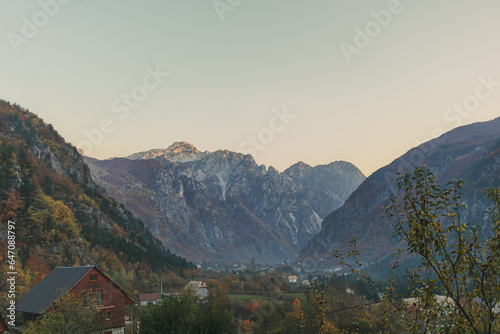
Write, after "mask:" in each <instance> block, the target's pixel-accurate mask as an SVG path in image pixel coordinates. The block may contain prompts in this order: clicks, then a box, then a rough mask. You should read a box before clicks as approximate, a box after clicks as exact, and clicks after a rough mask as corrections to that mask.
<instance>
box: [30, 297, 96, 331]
mask: <svg viewBox="0 0 500 334" xmlns="http://www.w3.org/2000/svg"><path fill="white" fill-rule="evenodd" d="M102 320H103V318H102V311H101V310H100V309H99V307H98V305H97V303H89V304H88V305H85V304H84V303H83V297H82V296H77V295H74V294H71V293H68V294H66V295H64V296H63V297H61V298H59V299H58V300H57V301H55V302H54V304H53V305H52V306H51V307H50V309H49V310H47V311H46V312H45V314H44V315H42V316H41V317H40V318H38V319H37V320H35V321H32V322H29V323H28V325H27V326H26V327H25V329H24V331H23V333H25V334H90V333H98V332H99V331H100V330H102V329H103V326H102V324H103V322H102Z"/></svg>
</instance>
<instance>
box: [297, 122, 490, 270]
mask: <svg viewBox="0 0 500 334" xmlns="http://www.w3.org/2000/svg"><path fill="white" fill-rule="evenodd" d="M424 164H425V165H426V166H427V168H428V169H430V170H431V171H432V172H433V173H434V175H435V176H436V181H437V182H438V183H439V184H442V185H444V184H446V183H447V182H449V181H451V179H452V178H455V179H462V180H464V181H465V188H464V197H463V201H464V204H466V205H467V208H466V209H465V210H464V213H463V214H464V216H463V217H464V221H467V222H469V223H473V224H479V225H484V224H485V221H484V217H485V214H484V211H485V210H486V209H487V207H488V205H489V202H488V200H487V199H486V198H485V196H484V189H485V187H486V186H488V187H499V186H500V118H497V119H495V120H492V121H489V122H484V123H475V124H471V125H468V126H463V127H459V128H456V129H454V130H452V131H450V132H448V133H446V134H444V135H442V136H441V137H439V138H436V139H434V140H431V141H429V142H427V143H424V144H422V145H420V146H419V147H416V148H413V149H412V150H410V151H408V152H407V153H406V154H405V155H403V156H401V157H400V158H398V159H396V160H395V161H393V162H392V163H391V164H389V165H388V166H386V167H383V168H381V169H379V170H378V171H376V172H375V173H373V174H372V175H371V176H370V177H368V178H367V179H366V180H365V181H364V182H363V183H362V184H361V185H360V186H359V187H358V188H357V189H356V191H354V192H353V193H352V195H351V196H350V197H349V198H348V199H347V200H346V201H345V203H344V204H343V205H342V206H341V207H340V208H339V209H337V210H336V211H334V212H332V213H331V214H329V215H328V216H327V217H326V218H325V219H324V221H323V223H322V227H321V231H320V232H319V233H317V234H316V235H315V236H314V237H313V238H312V239H311V240H310V241H309V242H308V243H307V245H306V247H304V249H303V250H302V251H301V255H300V257H299V260H300V261H310V262H313V263H323V264H324V265H331V264H334V263H335V261H334V259H333V257H332V256H331V251H332V250H333V249H340V250H343V251H346V250H347V249H349V248H350V240H351V239H352V237H353V236H354V235H356V236H357V237H358V238H359V241H360V244H359V246H360V250H361V253H360V256H361V257H362V258H364V259H365V260H368V261H374V262H377V261H384V259H386V258H387V257H388V256H391V255H392V254H393V251H394V247H395V245H396V243H397V240H394V239H393V238H392V231H393V230H392V228H391V226H390V224H389V222H388V221H387V220H385V219H382V218H381V208H382V207H383V206H384V205H387V199H388V197H389V195H391V194H393V193H397V189H396V187H395V186H396V182H395V180H396V177H397V175H396V173H402V174H404V173H408V172H410V171H412V170H413V169H414V168H415V167H418V166H420V165H424Z"/></svg>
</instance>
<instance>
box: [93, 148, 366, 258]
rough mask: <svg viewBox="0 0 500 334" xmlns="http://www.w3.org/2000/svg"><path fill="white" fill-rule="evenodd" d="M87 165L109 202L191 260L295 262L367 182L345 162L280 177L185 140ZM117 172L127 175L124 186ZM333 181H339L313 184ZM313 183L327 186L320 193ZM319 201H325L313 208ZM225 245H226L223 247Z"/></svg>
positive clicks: (245, 160)
mask: <svg viewBox="0 0 500 334" xmlns="http://www.w3.org/2000/svg"><path fill="white" fill-rule="evenodd" d="M117 159H128V160H130V159H132V160H134V161H136V163H138V164H139V165H140V164H143V165H144V170H145V171H147V172H145V173H146V174H147V175H148V178H149V180H147V181H146V180H144V179H143V177H141V176H140V175H136V174H137V172H136V171H134V170H133V169H131V167H130V163H128V162H126V161H124V160H117ZM86 161H87V163H88V164H89V166H90V168H91V171H92V175H93V177H94V179H95V181H96V182H98V183H99V184H100V185H101V186H103V187H104V188H105V189H106V190H107V192H108V194H109V195H110V196H111V197H114V198H116V199H117V200H118V201H121V202H123V203H125V205H126V206H127V207H129V208H131V210H132V211H133V212H134V213H135V215H136V216H140V217H142V218H143V220H144V221H145V222H146V224H147V225H148V226H149V227H150V228H151V229H152V231H154V233H156V235H158V236H159V237H160V239H161V240H162V241H163V242H164V245H165V246H166V247H168V248H171V249H173V250H174V251H176V252H179V253H180V254H185V255H186V256H187V257H188V258H190V259H193V260H194V259H199V258H200V254H198V253H199V251H200V250H202V249H204V250H206V253H204V254H203V255H204V256H208V258H212V259H214V258H217V256H220V257H221V258H222V259H225V260H245V261H249V260H251V259H252V258H256V259H257V260H259V261H261V262H273V263H274V262H281V261H283V260H291V259H293V257H294V256H296V255H298V250H299V248H301V247H302V245H304V244H305V242H307V239H308V238H309V236H311V235H312V234H313V233H314V232H315V231H317V230H319V223H320V222H321V219H322V217H320V216H319V215H318V212H319V214H321V215H325V214H327V213H329V212H331V210H332V209H334V208H335V207H336V206H339V205H340V204H341V203H342V202H343V198H344V197H345V198H346V197H347V196H346V194H348V193H349V192H350V191H352V190H354V189H355V188H356V187H357V185H358V184H359V182H361V180H362V179H364V175H363V174H362V173H361V171H359V169H357V167H355V166H354V165H352V164H350V163H347V162H335V163H331V164H328V165H319V166H316V167H310V166H309V167H310V169H309V171H308V172H307V173H305V174H304V175H303V176H304V177H299V178H297V177H295V175H294V174H293V173H290V169H287V171H286V172H281V173H280V172H279V171H278V170H276V169H275V168H274V167H272V166H270V167H269V168H266V167H265V166H264V165H257V163H256V162H255V160H254V159H253V157H252V156H251V155H244V154H242V153H237V152H232V151H229V150H217V151H214V152H208V151H205V152H201V151H199V150H197V149H196V147H194V146H193V145H191V144H189V143H187V142H175V143H174V144H172V145H170V146H169V147H168V148H167V149H161V150H156V149H153V150H149V151H144V152H138V153H134V154H132V155H129V156H128V157H126V158H115V159H111V160H97V159H92V158H86ZM141 161H143V162H141ZM146 161H149V162H146ZM152 161H156V162H155V167H153V166H152V165H151V164H152ZM160 165H161V168H160V167H159V166H160ZM291 167H293V166H291ZM340 169H341V171H339V170H340ZM114 171H116V174H120V175H123V177H122V180H120V178H118V177H117V176H116V175H115V172H114ZM315 171H317V172H315ZM329 176H332V177H333V179H334V182H333V181H332V182H330V181H328V182H326V181H327V180H325V182H319V181H318V182H316V181H315V179H316V178H318V177H322V178H328V177H329ZM125 179H126V180H125ZM315 182H316V183H315ZM132 184H135V186H134V187H132V186H131V185H132ZM315 184H318V185H321V187H318V189H315ZM337 192H338V193H337ZM139 194H143V195H144V194H147V195H146V196H139ZM146 198H147V199H146ZM313 200H314V201H315V202H316V200H319V203H315V204H312V203H311V201H313ZM143 208H148V209H147V210H145V209H143ZM209 221H210V223H209ZM222 230H224V232H222ZM167 231H168V232H167ZM198 234H199V235H198ZM172 235H175V236H174V237H172ZM235 236H238V237H237V238H236V239H235ZM238 238H243V239H241V240H240V239H238ZM237 239H238V240H239V241H237ZM264 240H265V242H264ZM219 243H222V244H225V245H226V246H225V247H219ZM196 245H201V246H200V247H201V248H199V247H198V248H197V246H196ZM227 249H231V254H230V255H229V254H227V253H226V252H225V251H226V250H227ZM221 252H222V254H221Z"/></svg>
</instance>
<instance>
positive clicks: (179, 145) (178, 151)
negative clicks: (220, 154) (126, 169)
mask: <svg viewBox="0 0 500 334" xmlns="http://www.w3.org/2000/svg"><path fill="white" fill-rule="evenodd" d="M208 153H209V152H208V151H205V152H201V151H199V150H198V149H197V148H196V147H194V146H193V145H191V144H190V143H188V142H185V141H178V142H175V143H173V144H172V145H170V146H169V147H168V148H166V149H152V150H149V151H146V152H138V153H134V154H131V155H129V156H128V157H127V158H128V159H132V160H149V159H156V158H159V157H165V158H167V159H168V160H170V161H173V162H181V163H184V162H188V161H195V160H199V159H201V158H203V157H205V155H207V154H208Z"/></svg>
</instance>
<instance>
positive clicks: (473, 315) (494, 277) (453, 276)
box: [336, 167, 500, 333]
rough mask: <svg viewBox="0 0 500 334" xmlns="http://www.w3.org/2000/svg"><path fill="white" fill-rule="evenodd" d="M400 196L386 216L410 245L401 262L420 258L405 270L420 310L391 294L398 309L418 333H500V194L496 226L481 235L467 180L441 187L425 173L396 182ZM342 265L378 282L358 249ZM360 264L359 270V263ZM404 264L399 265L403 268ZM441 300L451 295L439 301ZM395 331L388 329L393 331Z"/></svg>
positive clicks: (491, 193) (497, 194) (493, 213)
mask: <svg viewBox="0 0 500 334" xmlns="http://www.w3.org/2000/svg"><path fill="white" fill-rule="evenodd" d="M397 186H398V189H399V190H400V191H401V193H400V194H398V195H394V196H391V197H390V198H389V200H390V204H389V205H388V206H387V207H386V208H384V210H383V212H384V215H385V216H386V217H387V218H388V219H389V220H390V222H391V224H392V226H393V228H394V235H395V236H397V237H399V238H400V239H401V240H402V241H404V242H405V243H406V247H405V248H404V249H398V250H397V255H398V256H397V258H398V259H399V258H401V257H403V256H405V257H408V256H410V257H413V258H414V259H416V262H417V265H416V268H414V269H407V270H406V275H407V276H406V277H407V279H408V281H409V282H410V285H411V287H412V288H413V291H412V297H414V298H415V299H414V300H415V301H416V305H415V306H416V307H415V308H414V312H410V314H409V312H408V305H406V304H405V303H402V302H401V300H399V299H398V298H397V296H396V295H395V294H394V286H393V285H391V287H389V288H388V289H386V290H382V288H381V287H379V289H381V291H384V294H385V296H384V297H385V299H386V300H388V301H390V302H391V304H392V305H393V307H394V311H395V312H397V313H399V314H400V315H402V316H404V319H405V324H406V330H407V331H408V332H411V333H428V332H433V333H434V332H443V333H499V332H500V318H499V317H498V315H497V307H498V306H499V305H500V304H499V303H500V191H499V189H487V190H486V197H487V198H489V199H490V200H491V201H492V203H493V206H492V208H491V209H490V210H489V211H488V212H487V214H488V217H489V218H488V219H489V223H487V224H485V226H488V225H489V226H490V228H489V231H488V229H484V228H483V231H484V230H486V231H487V233H486V234H480V233H479V230H480V227H479V226H472V225H471V224H469V223H467V222H466V221H463V218H462V212H463V210H465V204H464V203H463V200H462V198H463V197H462V196H463V194H462V187H463V182H462V181H458V180H452V181H451V182H449V183H448V184H447V185H446V186H445V187H441V186H440V185H438V184H436V182H435V179H434V175H433V174H432V172H430V171H429V170H428V169H426V168H425V167H421V168H417V169H415V170H414V171H413V173H408V174H406V175H400V176H399V177H398V179H397ZM353 244H354V248H353V250H351V251H350V252H349V254H348V258H349V260H350V261H348V259H346V258H344V257H343V255H342V254H340V252H336V256H338V257H340V258H341V259H342V263H344V264H347V265H348V266H350V268H351V270H352V271H353V272H355V273H357V274H359V275H361V277H363V278H364V279H365V280H367V281H370V282H372V283H373V284H376V283H375V282H374V281H373V280H372V279H371V278H370V277H369V276H368V275H367V274H366V272H365V271H364V269H363V267H362V263H361V260H360V257H359V252H358V250H357V247H356V239H355V240H354V242H353ZM353 263H354V264H353ZM398 265H399V261H398V260H396V261H395V262H394V263H393V264H392V268H393V269H394V268H396V267H397V266H398ZM437 295H444V296H445V298H444V299H443V300H441V301H440V300H438V299H437V298H436V296H437ZM386 328H389V326H386Z"/></svg>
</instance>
